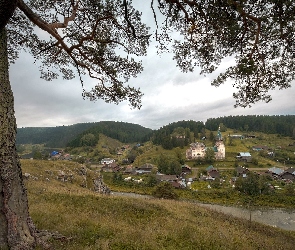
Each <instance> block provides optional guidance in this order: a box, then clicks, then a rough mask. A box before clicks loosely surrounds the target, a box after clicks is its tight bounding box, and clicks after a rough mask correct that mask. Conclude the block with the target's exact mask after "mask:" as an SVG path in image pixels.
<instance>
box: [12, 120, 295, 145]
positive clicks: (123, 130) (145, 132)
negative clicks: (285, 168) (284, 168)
mask: <svg viewBox="0 0 295 250" xmlns="http://www.w3.org/2000/svg"><path fill="white" fill-rule="evenodd" d="M221 124H222V126H223V128H230V129H236V130H239V131H242V132H243V133H251V132H262V133H266V134H270V133H271V134H279V135H282V136H290V137H293V138H295V115H286V116H284V115H276V116H266V115H259V116H258V115H248V116H227V117H219V118H210V119H208V120H207V121H206V122H205V124H204V123H203V122H201V121H197V122H196V121H193V120H189V121H178V122H173V123H170V124H168V125H165V126H163V127H161V128H159V129H157V130H152V129H149V128H145V127H143V126H140V125H137V124H132V123H127V122H114V121H101V122H96V123H79V124H74V125H70V126H59V127H28V128H18V129H17V144H45V146H46V147H61V148H62V147H79V146H81V142H82V141H83V140H82V138H83V136H84V138H85V135H89V134H92V135H94V137H95V138H96V139H97V140H98V139H99V134H100V133H101V134H104V135H106V136H108V137H110V138H113V139H117V140H119V141H120V142H122V143H134V142H138V143H141V142H146V141H149V140H151V141H152V142H153V143H154V144H156V145H162V146H163V147H164V148H165V149H172V148H174V147H183V146H187V145H189V143H191V142H193V140H195V139H201V138H203V137H204V136H209V137H210V134H207V135H206V131H205V129H207V130H210V131H217V130H218V127H219V126H220V125H221ZM97 140H96V141H97Z"/></svg>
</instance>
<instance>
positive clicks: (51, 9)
mask: <svg viewBox="0 0 295 250" xmlns="http://www.w3.org/2000/svg"><path fill="white" fill-rule="evenodd" d="M7 2H9V3H10V2H11V1H7V0H1V1H0V5H1V6H2V5H3V6H5V3H6V5H7V6H12V5H13V4H12V3H13V1H12V2H11V5H9V4H7ZM15 2H16V3H17V7H18V8H16V11H15V12H14V15H13V16H12V18H10V19H9V22H8V25H6V28H7V30H8V39H9V40H8V41H9V56H10V59H11V61H14V60H15V59H16V57H17V56H18V53H19V51H20V49H25V50H26V51H29V52H30V53H31V54H32V55H33V56H34V57H35V59H36V60H40V61H41V63H42V64H41V66H40V70H41V77H42V78H44V79H46V80H52V79H55V78H57V77H58V76H59V74H61V75H62V77H64V78H65V79H72V78H73V77H75V76H78V77H79V78H80V80H81V83H82V86H83V97H85V98H89V99H90V100H95V99H96V98H100V99H103V100H105V101H106V102H114V103H119V102H121V101H122V100H128V101H129V103H130V105H131V106H132V107H135V108H140V107H141V101H140V100H141V97H142V94H143V93H141V91H140V89H136V88H134V87H130V86H128V85H127V81H128V80H129V78H130V77H135V76H136V75H138V74H139V73H140V72H141V71H142V70H143V68H142V65H141V62H140V61H136V60H139V59H137V58H138V57H141V56H144V55H146V50H147V46H148V45H149V42H150V41H151V35H152V34H154V37H155V38H156V40H157V41H158V42H159V51H160V52H161V51H167V50H168V51H170V52H173V53H174V59H175V61H176V63H177V65H178V67H179V68H180V69H181V70H182V71H183V72H188V71H193V70H194V69H195V67H200V68H201V74H208V73H212V72H214V71H215V70H217V71H218V72H219V69H218V67H219V66H220V65H222V66H224V65H226V64H227V63H226V62H225V61H224V59H226V58H228V57H231V58H234V60H235V63H234V64H233V65H229V66H228V67H227V69H226V70H225V71H224V72H222V73H220V74H219V75H218V76H217V77H216V78H215V80H213V82H212V84H213V85H214V86H219V85H220V84H223V83H225V82H226V80H228V79H233V86H234V87H236V88H237V92H236V93H234V94H233V96H234V98H235V99H236V106H242V107H246V106H251V104H253V103H256V102H258V101H260V100H262V101H265V102H269V101H270V100H271V96H270V94H269V90H272V89H275V88H279V89H284V88H288V87H290V84H291V81H292V80H294V73H293V72H294V63H293V61H294V15H293V13H294V10H295V9H294V8H295V3H294V2H293V1H291V0H282V1H273V0H263V1H262V0H260V1H253V0H243V1H233V0H228V1H222V0H204V1H197V0H157V1H156V0H150V6H151V9H152V11H153V14H154V16H153V17H152V19H154V20H153V22H154V23H155V24H156V27H157V29H156V31H150V30H149V28H148V26H147V24H144V23H143V22H142V20H141V18H142V17H141V13H140V12H139V11H138V10H136V9H135V7H134V6H135V4H134V3H137V1H133V2H132V1H127V0H114V1H109V0H102V1H91V0H87V1H74V0H72V1H52V0H47V1H43V0H42V1H40V0H28V1H23V0H17V1H15ZM14 7H15V6H12V7H11V8H10V9H14ZM7 8H8V7H7ZM9 13H10V12H9ZM5 15H6V16H7V15H9V14H7V13H5ZM3 19H4V15H3ZM159 20H164V21H163V22H161V23H160V22H159ZM0 21H1V22H0V23H4V24H5V23H6V21H5V20H4V21H2V20H0ZM37 27H38V28H41V29H42V30H43V31H45V32H46V33H47V34H49V36H45V35H44V33H43V32H40V31H39V30H38V29H37ZM175 34H177V35H175ZM175 37H176V38H177V39H175ZM71 66H73V67H71ZM73 69H76V72H75V71H74V70H73ZM85 74H87V75H89V76H90V77H92V78H94V79H96V80H97V81H96V85H95V86H91V87H90V89H89V88H87V86H86V85H87V84H85V82H84V75H85Z"/></svg>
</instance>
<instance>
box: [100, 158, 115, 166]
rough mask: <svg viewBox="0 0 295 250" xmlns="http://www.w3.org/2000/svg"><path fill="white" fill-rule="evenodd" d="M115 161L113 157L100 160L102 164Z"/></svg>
mask: <svg viewBox="0 0 295 250" xmlns="http://www.w3.org/2000/svg"><path fill="white" fill-rule="evenodd" d="M113 162H115V160H114V159H112V158H103V159H102V160H101V161H100V163H101V164H102V165H109V164H111V163H113Z"/></svg>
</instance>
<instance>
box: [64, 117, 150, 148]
mask: <svg viewBox="0 0 295 250" xmlns="http://www.w3.org/2000/svg"><path fill="white" fill-rule="evenodd" d="M100 133H101V134H104V135H106V136H108V137H110V138H113V139H116V140H118V141H120V142H122V143H133V142H138V143H139V142H145V141H148V140H149V137H150V135H151V133H152V129H149V128H145V127H142V126H140V125H137V124H133V123H127V122H114V121H102V122H99V123H97V124H96V125H95V126H93V127H91V128H89V129H87V130H85V131H83V133H81V134H80V135H78V136H77V137H76V138H75V139H74V140H72V141H70V142H69V143H68V144H67V146H68V147H79V146H81V139H82V138H83V136H85V135H87V134H93V135H94V136H97V137H98V135H99V134H100Z"/></svg>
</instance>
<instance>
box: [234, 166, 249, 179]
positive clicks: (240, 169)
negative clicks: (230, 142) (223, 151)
mask: <svg viewBox="0 0 295 250" xmlns="http://www.w3.org/2000/svg"><path fill="white" fill-rule="evenodd" d="M236 172H237V176H242V177H247V174H248V173H249V169H248V168H245V167H243V166H238V167H237V168H236Z"/></svg>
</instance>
